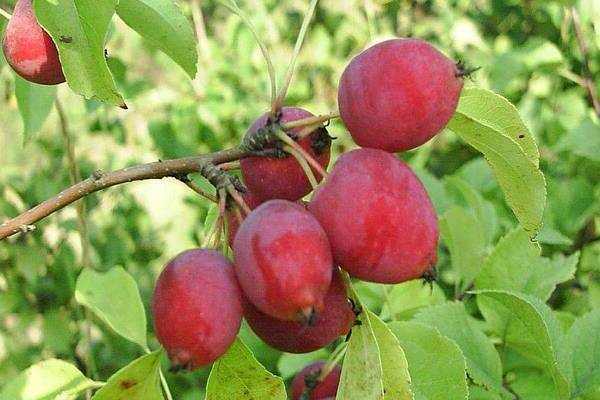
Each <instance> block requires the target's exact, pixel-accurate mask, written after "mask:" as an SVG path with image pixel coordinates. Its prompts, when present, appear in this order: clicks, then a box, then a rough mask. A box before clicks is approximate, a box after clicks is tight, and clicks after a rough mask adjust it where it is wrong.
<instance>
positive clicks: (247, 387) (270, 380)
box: [206, 339, 287, 400]
mask: <svg viewBox="0 0 600 400" xmlns="http://www.w3.org/2000/svg"><path fill="white" fill-rule="evenodd" d="M286 398H287V396H286V393H285V386H284V384H283V381H282V380H281V378H280V377H278V376H275V375H273V374H271V373H270V372H269V371H267V370H266V369H265V368H264V367H263V366H262V365H260V363H259V362H258V361H256V358H254V356H253V355H252V353H251V352H250V350H249V349H248V348H247V347H246V345H245V344H244V343H243V342H242V341H241V340H240V339H237V340H236V341H235V342H234V343H233V345H232V346H231V348H230V349H229V350H228V351H227V353H225V355H223V357H221V358H220V359H219V360H218V361H217V362H215V363H214V364H213V367H212V370H211V371H210V376H209V377H208V383H207V385H206V400H230V399H239V400H263V399H264V400H271V399H272V400H285V399H286Z"/></svg>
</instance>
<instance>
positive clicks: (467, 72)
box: [455, 60, 481, 79]
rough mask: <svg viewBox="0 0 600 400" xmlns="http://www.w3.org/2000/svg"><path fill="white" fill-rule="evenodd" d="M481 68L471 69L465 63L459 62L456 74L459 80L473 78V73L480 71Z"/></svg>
mask: <svg viewBox="0 0 600 400" xmlns="http://www.w3.org/2000/svg"><path fill="white" fill-rule="evenodd" d="M480 69H481V67H469V66H468V65H467V64H466V63H465V62H464V61H462V60H459V61H458V62H457V63H456V74H455V76H456V77H457V78H469V79H471V77H472V76H473V73H474V72H476V71H479V70H480Z"/></svg>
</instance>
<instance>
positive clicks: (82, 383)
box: [0, 359, 100, 400]
mask: <svg viewBox="0 0 600 400" xmlns="http://www.w3.org/2000/svg"><path fill="white" fill-rule="evenodd" d="M99 385H100V384H99V383H96V382H94V381H92V380H90V379H88V378H86V377H85V376H84V375H83V374H82V373H81V372H80V371H79V370H78V369H77V368H75V367H74V366H73V365H71V364H69V363H67V362H65V361H62V360H56V359H51V360H46V361H42V362H39V363H37V364H35V365H32V366H31V367H29V368H27V369H26V370H25V371H23V372H21V373H20V374H19V375H18V376H17V377H16V378H15V379H13V380H12V381H11V382H9V383H8V384H7V385H6V386H4V388H3V389H2V391H0V400H54V399H55V398H56V397H58V396H61V395H62V396H64V397H67V396H69V397H70V398H74V397H76V396H77V394H78V393H81V392H84V391H85V390H87V389H91V388H94V387H98V386H99ZM64 397H63V398H64ZM69 397H67V398H69Z"/></svg>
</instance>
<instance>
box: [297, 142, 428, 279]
mask: <svg viewBox="0 0 600 400" xmlns="http://www.w3.org/2000/svg"><path fill="white" fill-rule="evenodd" d="M308 209H309V211H310V212H311V213H312V214H313V215H314V216H315V217H316V218H317V220H319V222H320V223H321V226H322V227H323V229H325V232H327V236H328V237H329V241H330V243H331V249H332V252H333V257H334V260H335V262H336V263H337V264H338V265H339V266H340V267H341V268H343V269H345V270H346V271H348V272H349V273H350V274H351V275H353V276H355V277H357V278H360V279H363V280H366V281H371V282H380V283H400V282H404V281H407V280H411V279H415V278H419V277H421V276H422V275H423V274H424V272H426V271H427V270H429V269H430V268H431V267H432V266H433V265H435V262H436V260H437V253H436V252H437V243H438V237H439V231H438V220H437V216H436V212H435V210H434V208H433V205H432V203H431V200H430V199H429V196H428V195H427V192H426V191H425V188H424V187H423V185H422V184H421V181H420V180H419V178H418V177H417V176H416V175H415V174H414V173H413V172H412V170H411V169H410V168H409V167H408V166H407V165H406V164H404V163H403V162H402V161H401V160H399V159H398V158H396V157H395V156H394V155H392V154H390V153H387V152H385V151H383V150H376V149H358V150H353V151H351V152H348V153H345V154H344V155H342V156H341V157H340V158H339V159H338V161H337V163H336V164H335V166H334V167H333V170H332V172H331V174H330V175H329V178H328V180H327V182H326V183H325V184H324V185H321V186H320V187H319V188H318V189H317V190H316V191H315V194H314V195H313V198H312V200H311V202H310V203H309V205H308ZM332 210H335V212H332Z"/></svg>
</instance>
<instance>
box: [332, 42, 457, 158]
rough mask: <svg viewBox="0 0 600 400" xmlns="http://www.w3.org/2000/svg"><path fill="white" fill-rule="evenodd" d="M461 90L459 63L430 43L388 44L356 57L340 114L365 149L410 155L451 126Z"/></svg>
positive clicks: (345, 77)
mask: <svg viewBox="0 0 600 400" xmlns="http://www.w3.org/2000/svg"><path fill="white" fill-rule="evenodd" d="M462 87H463V78H462V74H461V73H460V71H459V70H458V69H457V66H456V64H455V63H454V62H453V61H452V60H450V59H449V58H447V57H446V56H444V55H443V54H442V53H440V52H439V51H438V50H436V49H435V48H434V47H432V46H431V45H430V44H429V43H427V42H425V41H422V40H418V39H392V40H387V41H385V42H382V43H379V44H376V45H374V46H372V47H370V48H368V49H367V50H365V51H363V52H362V53H360V54H359V55H357V56H356V57H355V58H354V59H353V60H352V61H351V62H350V64H349V65H348V66H347V67H346V69H345V70H344V73H343V74H342V77H341V79H340V84H339V90H338V103H339V109H340V115H341V119H342V121H343V122H344V125H346V128H348V131H349V132H350V134H351V135H352V137H353V139H354V141H355V142H356V143H357V144H359V145H360V146H362V147H372V148H376V149H381V150H386V151H389V152H399V151H406V150H410V149H413V148H415V147H417V146H420V145H421V144H423V143H425V142H427V141H428V140H429V139H431V138H432V137H433V136H435V135H436V134H437V133H438V132H440V131H441V130H442V129H443V128H444V127H445V126H446V125H447V124H448V122H449V121H450V119H451V118H452V116H453V115H454V112H455V111H456V106H457V104H458V99H459V97H460V92H461V90H462Z"/></svg>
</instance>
